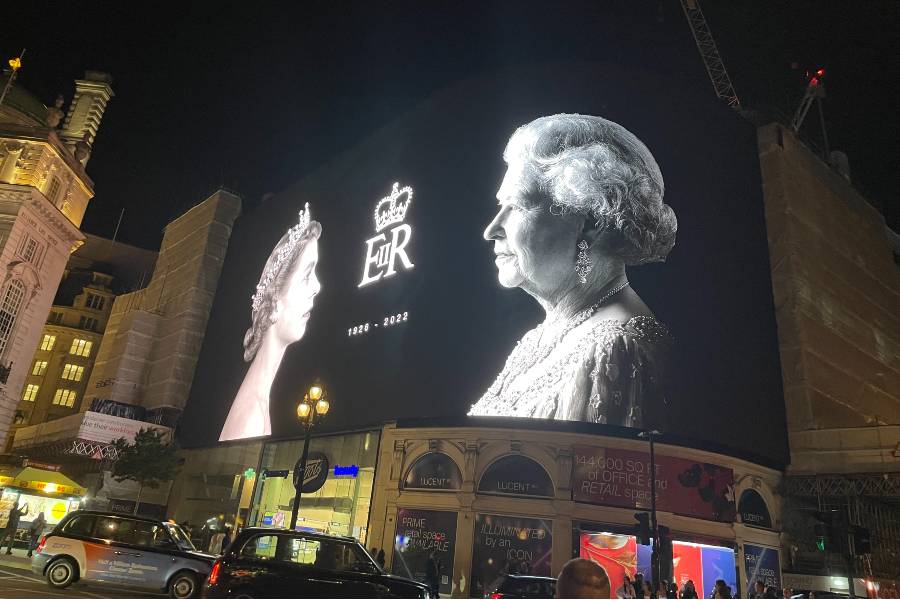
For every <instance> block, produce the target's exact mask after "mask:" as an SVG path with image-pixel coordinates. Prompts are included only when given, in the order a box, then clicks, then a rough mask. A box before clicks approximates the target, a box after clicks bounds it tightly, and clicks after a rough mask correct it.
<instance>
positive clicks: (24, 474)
mask: <svg viewBox="0 0 900 600" xmlns="http://www.w3.org/2000/svg"><path fill="white" fill-rule="evenodd" d="M24 464H25V466H20V467H13V466H4V467H0V490H2V495H0V530H5V529H6V526H7V523H8V520H9V513H10V510H11V509H12V508H13V506H18V507H20V508H21V509H22V510H23V513H22V517H21V519H20V520H19V529H18V531H17V533H16V540H17V543H19V544H25V543H26V541H27V539H28V530H29V527H30V525H31V521H32V520H33V519H35V518H37V516H38V515H39V514H41V513H43V514H44V519H45V520H46V522H47V525H46V527H47V528H50V527H52V526H53V525H56V524H57V523H59V522H60V521H61V520H62V519H63V517H65V516H66V515H67V514H69V512H71V511H73V510H77V509H78V508H79V507H80V506H81V502H82V500H84V497H85V494H86V493H87V490H86V489H85V488H84V487H82V486H81V485H79V484H78V483H77V482H75V481H73V480H72V479H70V478H68V477H66V476H65V475H63V474H62V473H60V471H59V469H60V467H59V465H51V464H45V463H40V464H29V463H28V461H27V460H26V461H25V463H24Z"/></svg>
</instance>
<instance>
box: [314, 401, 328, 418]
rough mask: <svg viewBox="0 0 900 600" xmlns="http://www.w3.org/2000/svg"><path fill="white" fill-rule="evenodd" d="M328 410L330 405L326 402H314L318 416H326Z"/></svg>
mask: <svg viewBox="0 0 900 600" xmlns="http://www.w3.org/2000/svg"><path fill="white" fill-rule="evenodd" d="M329 408H331V405H330V404H329V403H328V400H319V401H318V402H316V414H317V415H319V416H324V415H325V414H327V413H328V409H329Z"/></svg>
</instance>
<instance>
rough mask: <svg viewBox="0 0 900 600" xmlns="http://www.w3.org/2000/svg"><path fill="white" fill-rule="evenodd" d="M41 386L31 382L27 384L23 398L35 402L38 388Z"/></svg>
mask: <svg viewBox="0 0 900 600" xmlns="http://www.w3.org/2000/svg"><path fill="white" fill-rule="evenodd" d="M39 389H40V386H37V385H34V384H32V383H29V384H28V385H26V386H25V393H24V394H22V400H27V401H28V402H34V399H35V398H37V395H38V390H39Z"/></svg>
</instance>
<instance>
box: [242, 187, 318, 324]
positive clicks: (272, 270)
mask: <svg viewBox="0 0 900 600" xmlns="http://www.w3.org/2000/svg"><path fill="white" fill-rule="evenodd" d="M309 223H310V216H309V202H307V203H306V205H305V206H304V207H303V210H301V211H300V216H299V222H298V223H297V224H296V225H294V226H293V227H291V228H290V229H288V240H287V242H285V244H284V245H283V246H282V247H281V248H279V250H278V254H276V255H275V260H274V261H272V264H271V266H269V268H268V269H266V271H265V273H263V276H262V279H260V280H259V284H257V286H256V293H255V294H253V296H251V303H250V306H252V307H253V312H256V311H257V310H259V307H260V306H261V305H262V303H263V298H265V297H266V290H267V289H268V288H269V286H270V285H272V282H273V281H275V278H276V277H277V276H278V274H279V273H280V272H281V269H282V268H283V267H284V263H285V261H287V260H288V259H289V258H290V257H291V255H292V254H293V253H294V250H295V249H296V247H297V244H299V243H300V240H302V239H303V237H304V235H305V234H306V229H307V228H308V227H309Z"/></svg>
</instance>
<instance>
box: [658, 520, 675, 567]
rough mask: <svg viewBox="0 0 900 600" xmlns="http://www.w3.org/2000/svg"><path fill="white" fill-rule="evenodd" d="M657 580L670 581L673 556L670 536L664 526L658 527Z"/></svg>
mask: <svg viewBox="0 0 900 600" xmlns="http://www.w3.org/2000/svg"><path fill="white" fill-rule="evenodd" d="M657 529H658V530H659V578H660V579H661V580H665V581H672V564H673V562H674V555H673V553H672V536H671V533H670V532H669V528H668V527H666V526H665V525H659V526H658V527H657Z"/></svg>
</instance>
